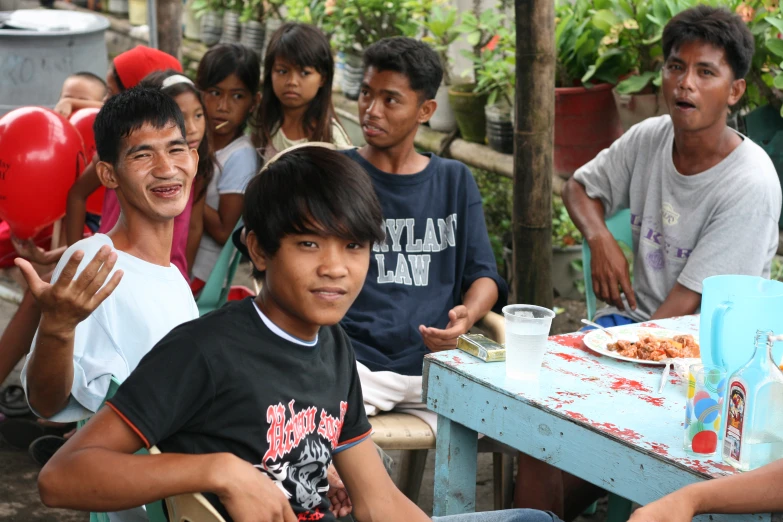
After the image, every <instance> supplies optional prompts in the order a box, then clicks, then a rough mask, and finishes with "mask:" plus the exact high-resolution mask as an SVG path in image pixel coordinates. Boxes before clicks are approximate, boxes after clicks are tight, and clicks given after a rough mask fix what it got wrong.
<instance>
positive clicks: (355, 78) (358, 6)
mask: <svg viewBox="0 0 783 522" xmlns="http://www.w3.org/2000/svg"><path fill="white" fill-rule="evenodd" d="M327 4H328V5H327ZM324 6H325V16H324V18H323V26H322V27H323V30H324V32H326V33H327V34H330V35H331V42H332V46H333V47H334V48H335V50H336V51H338V52H342V53H344V56H345V61H344V65H343V75H342V77H343V79H342V90H343V94H345V96H346V97H347V98H349V99H352V100H355V99H357V98H358V97H359V88H360V87H361V81H362V75H363V70H362V59H361V54H362V52H363V51H364V50H365V49H366V48H367V47H368V46H370V45H372V44H374V43H375V42H377V41H378V40H381V39H383V38H387V37H391V36H417V33H418V32H419V28H418V25H417V23H416V22H415V21H414V20H413V18H412V17H411V16H409V15H410V11H411V9H410V2H409V0H328V2H325V3H324ZM327 11H328V13H327Z"/></svg>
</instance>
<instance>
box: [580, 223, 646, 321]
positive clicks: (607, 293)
mask: <svg viewBox="0 0 783 522" xmlns="http://www.w3.org/2000/svg"><path fill="white" fill-rule="evenodd" d="M590 252H591V260H590V269H591V271H592V275H593V281H592V284H593V291H594V292H595V295H596V297H598V299H600V300H601V301H604V302H606V303H609V304H612V305H614V306H616V307H617V309H618V310H625V306H624V305H623V299H622V296H621V294H620V288H622V291H623V293H625V297H626V299H628V304H629V305H630V306H631V309H632V310H636V296H635V295H634V293H633V288H632V287H631V275H630V272H629V270H628V260H627V259H626V258H625V255H624V254H623V251H622V249H621V248H620V245H619V244H618V243H617V241H616V240H615V239H614V238H613V237H612V236H611V234H606V235H603V236H601V237H599V238H597V239H595V240H594V241H591V242H590Z"/></svg>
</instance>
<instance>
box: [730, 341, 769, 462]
mask: <svg viewBox="0 0 783 522" xmlns="http://www.w3.org/2000/svg"><path fill="white" fill-rule="evenodd" d="M777 340H778V338H776V337H775V336H774V334H773V333H772V332H762V331H761V330H759V331H757V332H756V348H755V351H754V352H753V357H751V359H750V361H748V362H747V363H746V364H745V366H743V367H742V368H740V369H739V370H737V371H736V372H734V373H733V374H732V375H731V376H730V377H729V382H728V384H729V385H728V387H727V390H728V394H727V397H726V402H727V407H726V409H725V410H724V411H725V413H726V424H725V426H726V427H725V431H724V437H723V460H724V461H725V462H726V463H727V464H730V465H731V466H733V467H735V468H737V469H739V470H741V471H749V470H751V469H756V468H760V467H761V466H763V465H765V464H769V463H770V462H772V461H774V460H777V459H779V458H782V457H783V415H781V414H780V412H781V410H780V408H781V407H783V372H781V371H780V368H779V367H778V365H777V363H776V362H775V360H774V359H773V356H772V346H773V344H774V343H775V341H777Z"/></svg>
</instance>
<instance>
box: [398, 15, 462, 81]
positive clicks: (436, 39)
mask: <svg viewBox="0 0 783 522" xmlns="http://www.w3.org/2000/svg"><path fill="white" fill-rule="evenodd" d="M406 7H407V8H408V9H410V10H411V13H412V15H413V19H414V20H415V21H416V23H417V24H418V26H419V28H420V29H421V30H422V31H423V32H424V36H423V37H422V41H424V42H427V43H428V44H430V46H432V48H433V49H435V52H437V53H438V58H440V65H441V67H443V83H444V84H445V85H451V66H452V63H451V59H450V58H449V46H450V45H451V44H453V43H454V42H455V41H457V38H459V37H460V35H461V34H462V33H460V31H459V30H458V25H459V24H458V22H459V16H458V13H457V8H456V7H454V6H453V5H451V4H450V3H448V1H447V0H410V1H409V2H407V4H406Z"/></svg>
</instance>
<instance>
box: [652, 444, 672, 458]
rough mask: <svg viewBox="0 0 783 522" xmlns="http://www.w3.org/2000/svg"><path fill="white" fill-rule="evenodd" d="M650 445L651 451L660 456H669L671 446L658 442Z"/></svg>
mask: <svg viewBox="0 0 783 522" xmlns="http://www.w3.org/2000/svg"><path fill="white" fill-rule="evenodd" d="M648 444H649V445H650V449H652V450H653V451H654V452H655V453H657V454H658V455H663V456H664V457H668V456H669V446H667V445H666V444H660V443H658V442H648Z"/></svg>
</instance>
